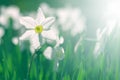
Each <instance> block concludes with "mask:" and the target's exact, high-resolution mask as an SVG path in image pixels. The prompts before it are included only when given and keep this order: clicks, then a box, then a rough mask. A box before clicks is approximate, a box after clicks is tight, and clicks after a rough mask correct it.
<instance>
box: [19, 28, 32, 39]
mask: <svg viewBox="0 0 120 80" xmlns="http://www.w3.org/2000/svg"><path fill="white" fill-rule="evenodd" d="M32 33H33V30H28V31H26V32H25V33H24V34H23V35H22V36H20V38H19V39H20V40H27V39H28V38H30V36H31V35H32Z"/></svg>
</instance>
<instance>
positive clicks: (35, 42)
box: [30, 32, 40, 49]
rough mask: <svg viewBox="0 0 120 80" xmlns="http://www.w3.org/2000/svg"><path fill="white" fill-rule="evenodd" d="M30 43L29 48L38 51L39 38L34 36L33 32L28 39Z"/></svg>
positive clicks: (36, 35)
mask: <svg viewBox="0 0 120 80" xmlns="http://www.w3.org/2000/svg"><path fill="white" fill-rule="evenodd" d="M30 43H31V47H32V48H34V49H38V48H39V47H40V42H39V37H38V34H36V33H35V32H34V33H33V34H32V36H31V37H30Z"/></svg>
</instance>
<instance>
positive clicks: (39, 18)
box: [36, 8, 45, 25]
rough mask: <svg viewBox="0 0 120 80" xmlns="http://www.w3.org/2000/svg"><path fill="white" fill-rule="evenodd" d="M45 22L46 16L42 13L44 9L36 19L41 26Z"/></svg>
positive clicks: (39, 10) (40, 10) (39, 11)
mask: <svg viewBox="0 0 120 80" xmlns="http://www.w3.org/2000/svg"><path fill="white" fill-rule="evenodd" d="M44 20H45V16H44V14H43V12H42V9H41V8H39V9H38V13H37V17H36V21H37V24H39V25H40V24H41V23H42V22H43V21H44Z"/></svg>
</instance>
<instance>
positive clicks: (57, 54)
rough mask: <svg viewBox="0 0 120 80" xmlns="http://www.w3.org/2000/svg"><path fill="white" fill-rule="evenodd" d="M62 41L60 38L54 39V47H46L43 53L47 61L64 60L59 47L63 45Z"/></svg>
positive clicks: (62, 50)
mask: <svg viewBox="0 0 120 80" xmlns="http://www.w3.org/2000/svg"><path fill="white" fill-rule="evenodd" d="M63 42H64V39H63V37H60V39H56V45H55V46H54V47H53V48H52V47H50V46H49V47H47V48H46V49H45V51H44V53H43V54H44V56H45V57H46V58H47V59H55V60H57V61H59V60H62V59H63V58H64V49H63V48H62V47H60V45H61V44H63Z"/></svg>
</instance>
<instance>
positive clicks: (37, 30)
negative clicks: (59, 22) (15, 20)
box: [20, 8, 56, 52]
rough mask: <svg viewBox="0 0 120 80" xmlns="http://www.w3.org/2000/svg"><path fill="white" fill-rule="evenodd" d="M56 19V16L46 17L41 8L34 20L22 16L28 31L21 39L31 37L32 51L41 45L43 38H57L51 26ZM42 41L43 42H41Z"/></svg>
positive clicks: (21, 20)
mask: <svg viewBox="0 0 120 80" xmlns="http://www.w3.org/2000/svg"><path fill="white" fill-rule="evenodd" d="M54 21H55V18H54V17H48V18H45V16H44V14H43V12H42V10H41V8H39V9H38V13H37V17H36V19H35V20H34V19H33V18H31V17H21V18H20V23H21V24H23V25H24V26H25V28H26V32H25V33H24V34H23V35H22V36H21V37H20V40H24V39H28V38H29V39H30V43H31V49H32V52H34V51H35V49H37V48H39V47H40V42H41V41H42V38H41V37H43V38H45V39H50V40H55V39H56V36H54V32H53V31H52V30H50V26H51V25H52V24H53V22H54ZM41 43H42V42H41Z"/></svg>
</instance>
